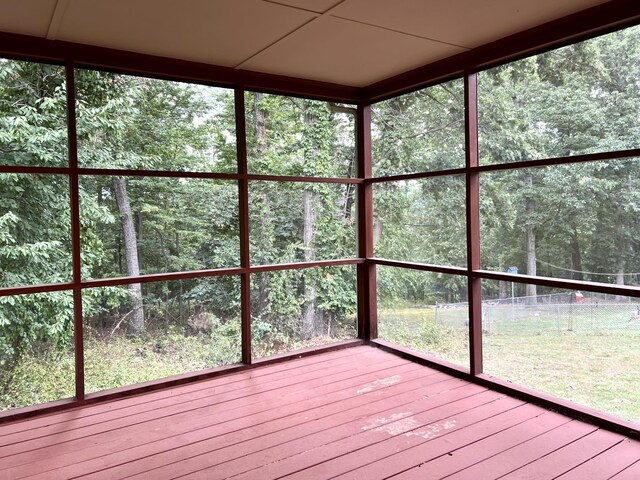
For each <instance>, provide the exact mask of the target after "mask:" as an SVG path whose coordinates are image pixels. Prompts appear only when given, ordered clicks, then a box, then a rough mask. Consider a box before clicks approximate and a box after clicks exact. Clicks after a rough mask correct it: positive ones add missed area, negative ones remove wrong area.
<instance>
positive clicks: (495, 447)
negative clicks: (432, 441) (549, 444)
mask: <svg viewBox="0 0 640 480" xmlns="http://www.w3.org/2000/svg"><path fill="white" fill-rule="evenodd" d="M570 421H571V419H569V418H567V417H565V416H563V415H559V414H557V413H552V412H548V411H545V413H543V414H542V415H538V416H536V417H533V418H531V419H529V420H526V421H524V422H522V423H518V424H517V425H515V426H513V427H510V428H507V429H505V430H501V431H499V432H498V433H495V434H492V435H490V436H488V437H486V438H483V439H481V440H479V441H477V442H469V443H468V444H467V445H465V446H463V447H462V448H458V449H455V448H451V449H449V450H448V451H447V452H445V453H443V454H441V455H440V456H437V452H433V451H432V450H431V447H430V446H427V449H426V451H424V452H421V457H420V458H419V459H418V460H419V461H417V462H414V466H413V467H412V468H411V467H409V469H405V470H404V472H403V473H401V474H399V475H395V476H394V477H393V478H394V480H418V479H420V480H437V479H440V478H444V477H446V476H448V475H452V474H454V473H456V472H459V471H460V470H463V469H465V468H468V467H470V466H472V465H474V464H476V463H478V462H481V461H483V460H485V459H487V458H490V457H492V456H494V455H497V454H498V453H500V452H503V451H504V450H507V449H509V448H511V447H513V446H514V445H519V444H520V443H522V442H526V441H527V440H530V439H532V438H534V437H536V436H538V435H541V434H543V433H545V432H548V431H550V430H553V429H554V428H557V427H559V426H561V425H564V424H565V423H568V422H570ZM434 457H435V458H434ZM395 464H396V461H394V465H395Z"/></svg>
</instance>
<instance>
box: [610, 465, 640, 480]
mask: <svg viewBox="0 0 640 480" xmlns="http://www.w3.org/2000/svg"><path fill="white" fill-rule="evenodd" d="M638 478H640V462H636V463H634V464H633V465H631V466H630V467H629V468H626V469H624V470H623V471H622V472H620V473H618V474H617V475H615V476H613V477H611V480H638Z"/></svg>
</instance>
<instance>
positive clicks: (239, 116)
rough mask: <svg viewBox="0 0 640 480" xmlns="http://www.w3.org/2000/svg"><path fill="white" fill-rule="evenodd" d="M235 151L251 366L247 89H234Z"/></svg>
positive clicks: (246, 355) (245, 335)
mask: <svg viewBox="0 0 640 480" xmlns="http://www.w3.org/2000/svg"><path fill="white" fill-rule="evenodd" d="M235 109H236V139H237V140H236V142H237V145H236V148H237V155H238V159H237V160H238V174H239V175H240V177H239V179H238V200H239V207H238V208H239V212H238V216H239V219H240V226H239V227H240V267H241V268H242V269H243V272H242V273H241V274H240V305H241V307H240V308H241V314H240V315H241V317H240V318H241V320H240V332H241V333H240V335H241V342H242V363H244V364H246V365H251V363H252V354H251V274H250V273H249V266H250V264H251V260H250V258H249V180H248V178H247V173H248V168H247V136H246V119H245V105H244V89H243V88H236V89H235Z"/></svg>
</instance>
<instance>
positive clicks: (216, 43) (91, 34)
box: [57, 0, 316, 67]
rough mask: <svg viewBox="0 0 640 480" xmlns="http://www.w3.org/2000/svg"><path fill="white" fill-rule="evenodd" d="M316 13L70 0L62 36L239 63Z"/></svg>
mask: <svg viewBox="0 0 640 480" xmlns="http://www.w3.org/2000/svg"><path fill="white" fill-rule="evenodd" d="M315 17H316V14H314V13H311V12H306V11H303V10H299V9H294V8H289V7H284V6H282V5H277V4H273V3H268V2H263V1H261V0H181V1H176V0H135V1H132V0H69V5H68V6H67V8H66V11H65V15H64V18H63V19H62V22H61V24H60V27H59V29H58V33H57V39H58V40H67V41H71V42H78V43H85V44H89V45H98V46H102V47H110V48H116V49H121V50H128V51H133V52H139V53H147V54H152V55H162V56H166V57H171V58H180V59H184V60H192V61H199V62H206V63H212V64H216V65H222V66H232V67H233V66H236V65H237V64H239V63H241V62H242V61H243V60H245V59H246V58H248V57H250V56H251V55H253V54H255V53H256V52H258V51H260V50H262V49H263V48H265V47H267V46H268V45H270V44H271V43H273V42H276V41H277V40H278V39H280V38H282V37H283V36H285V35H287V34H288V33H289V32H291V31H293V30H295V29H296V28H299V27H300V26H301V25H304V24H305V23H306V22H308V21H309V20H311V19H313V18H315Z"/></svg>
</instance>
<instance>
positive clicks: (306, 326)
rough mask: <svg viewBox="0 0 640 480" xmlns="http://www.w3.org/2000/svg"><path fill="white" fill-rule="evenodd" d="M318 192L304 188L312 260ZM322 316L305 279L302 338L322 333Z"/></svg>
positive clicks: (309, 119) (305, 238) (305, 240)
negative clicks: (319, 316) (320, 316)
mask: <svg viewBox="0 0 640 480" xmlns="http://www.w3.org/2000/svg"><path fill="white" fill-rule="evenodd" d="M307 108H308V106H307V105H306V104H305V114H304V123H305V125H307V126H311V128H313V124H314V123H315V122H316V121H317V117H316V116H314V115H313V114H311V113H310V112H309V111H308V110H307ZM318 153H319V152H318V146H317V145H313V146H312V147H311V149H310V151H308V152H306V155H305V161H306V162H315V161H317V158H318ZM316 197H317V194H316V193H315V192H314V191H313V190H311V188H310V187H309V186H307V187H306V188H305V190H304V219H303V234H302V247H303V249H304V261H305V262H312V261H314V260H315V258H316V252H315V247H314V244H313V236H314V233H315V223H316V203H317V202H318V198H316ZM321 331H322V326H321V318H318V315H317V312H316V287H315V285H314V284H313V282H311V281H308V280H305V282H304V309H303V313H302V339H303V340H308V339H310V338H313V337H315V336H316V335H317V334H318V333H321Z"/></svg>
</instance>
